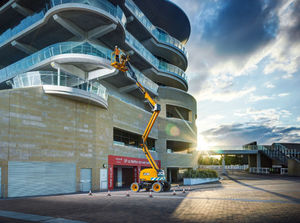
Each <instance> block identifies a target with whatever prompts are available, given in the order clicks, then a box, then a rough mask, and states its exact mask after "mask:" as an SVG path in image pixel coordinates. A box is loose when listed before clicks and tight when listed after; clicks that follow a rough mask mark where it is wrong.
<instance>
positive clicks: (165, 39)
mask: <svg viewBox="0 0 300 223" xmlns="http://www.w3.org/2000/svg"><path fill="white" fill-rule="evenodd" d="M125 6H126V7H127V8H128V9H129V10H130V11H131V12H132V13H133V15H134V16H135V17H136V18H137V19H138V20H139V21H140V22H141V23H142V24H143V25H144V26H145V27H146V29H147V30H148V31H149V32H150V33H151V34H152V35H153V37H155V38H156V40H157V41H158V42H162V43H165V44H168V45H170V46H172V47H175V48H177V49H178V50H180V51H181V52H182V53H183V54H184V55H185V56H186V54H187V51H186V48H185V46H184V44H182V43H181V42H180V41H179V40H177V39H176V38H174V37H172V36H170V35H169V34H167V33H164V32H162V31H160V30H159V29H158V28H157V27H156V26H154V25H153V24H152V23H151V22H150V20H149V19H148V18H147V17H146V16H145V15H144V13H143V12H142V11H141V10H140V9H139V7H137V5H136V4H135V3H134V2H133V1H132V0H126V1H125Z"/></svg>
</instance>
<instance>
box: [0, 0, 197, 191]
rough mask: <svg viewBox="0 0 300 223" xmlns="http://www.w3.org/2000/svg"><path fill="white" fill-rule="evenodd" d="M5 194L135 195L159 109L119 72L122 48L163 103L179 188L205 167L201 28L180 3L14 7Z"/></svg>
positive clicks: (158, 146) (126, 0)
mask: <svg viewBox="0 0 300 223" xmlns="http://www.w3.org/2000/svg"><path fill="white" fill-rule="evenodd" d="M0 21H1V26H0V186H1V188H0V197H17V196H32V195H47V194H61V193H73V192H79V191H89V190H107V189H110V190H111V189H113V188H116V187H128V186H129V185H130V184H131V183H132V182H133V181H135V180H138V174H139V171H140V170H141V169H142V168H145V167H148V166H149V163H148V161H147V160H146V159H145V154H144V153H143V152H142V150H141V149H140V144H141V135H142V134H143V131H144V129H145V127H146V124H147V122H148V120H149V119H150V116H151V112H150V108H149V106H148V104H147V103H145V101H144V98H143V97H142V95H141V94H140V92H139V90H138V89H137V86H136V85H135V82H134V81H133V80H131V79H129V78H128V77H127V76H126V74H125V73H122V72H118V71H117V70H115V69H114V68H113V67H111V66H110V62H111V53H112V50H113V49H114V47H115V45H117V46H118V47H119V48H121V49H123V50H125V51H127V52H128V53H129V54H130V55H131V57H130V58H131V60H130V62H131V64H132V66H133V69H134V70H135V72H136V76H137V78H138V80H139V81H140V82H141V83H142V84H143V85H144V86H145V88H146V89H147V90H148V91H149V93H150V94H151V95H152V96H153V97H155V100H157V102H158V103H159V104H161V108H162V110H161V113H160V115H159V118H158V120H157V123H156V124H155V126H154V128H153V130H152V132H151V134H150V136H149V141H148V147H149V148H151V149H152V151H151V153H152V155H153V157H154V159H156V160H157V161H158V164H159V165H160V166H161V168H163V169H164V170H165V171H166V173H167V177H168V180H170V181H176V180H177V174H178V172H179V170H182V169H184V168H193V167H196V165H197V157H196V156H195V154H196V151H195V148H196V141H197V137H196V135H197V129H196V125H195V119H196V117H197V114H196V111H197V110H196V100H195V98H194V97H193V96H192V95H190V94H189V93H187V91H188V81H187V75H186V73H185V70H186V69H187V66H188V61H187V52H186V48H185V44H186V42H187V40H188V38H189V36H190V22H189V20H188V17H187V16H186V14H185V13H184V12H183V11H182V9H180V8H179V7H178V6H177V5H175V4H174V3H172V2H171V1H168V0H155V1H152V0H143V1H139V0H36V1H28V0H18V1H17V0H15V1H14V0H2V1H1V3H0Z"/></svg>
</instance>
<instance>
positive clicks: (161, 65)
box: [125, 31, 187, 82]
mask: <svg viewBox="0 0 300 223" xmlns="http://www.w3.org/2000/svg"><path fill="white" fill-rule="evenodd" d="M125 34H126V37H125V40H126V41H127V42H128V43H129V44H130V45H131V46H132V47H133V48H135V50H136V51H138V52H139V53H140V54H141V55H142V56H143V57H144V58H145V59H146V60H147V61H149V62H150V63H151V64H152V65H153V66H154V67H156V68H157V69H158V70H160V71H162V72H167V73H171V74H173V75H175V76H177V77H179V78H181V79H183V80H184V81H186V82H187V75H186V74H185V72H184V71H183V70H181V69H180V68H179V67H176V66H174V65H172V64H169V63H167V62H164V61H161V60H159V59H157V58H156V57H155V56H153V54H152V53H150V51H148V50H147V49H146V48H145V47H144V46H143V44H141V43H140V42H139V41H138V40H137V39H135V38H134V37H133V35H131V34H130V33H129V32H128V31H126V32H125Z"/></svg>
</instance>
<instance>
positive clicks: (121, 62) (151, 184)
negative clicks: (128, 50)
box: [111, 48, 170, 192]
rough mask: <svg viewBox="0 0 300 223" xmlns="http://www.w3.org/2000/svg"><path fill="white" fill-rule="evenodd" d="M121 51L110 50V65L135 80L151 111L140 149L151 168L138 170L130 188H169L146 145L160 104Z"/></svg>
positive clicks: (155, 189) (156, 190) (154, 189)
mask: <svg viewBox="0 0 300 223" xmlns="http://www.w3.org/2000/svg"><path fill="white" fill-rule="evenodd" d="M116 52H117V53H116ZM121 52H122V53H121V55H119V53H120V50H119V49H117V48H115V51H114V52H112V55H111V65H112V66H113V67H115V68H117V69H118V70H120V71H122V72H128V73H129V74H130V76H131V78H133V79H134V80H135V83H136V85H137V86H138V88H139V89H140V91H141V92H142V94H143V95H144V97H145V99H147V100H148V102H149V104H150V106H151V108H152V112H153V113H152V116H151V118H150V120H149V122H148V124H147V127H146V129H145V131H144V133H143V135H142V140H143V144H141V146H142V149H143V151H144V153H145V155H146V157H147V159H148V161H149V163H150V165H151V167H152V168H146V169H143V170H142V171H141V172H140V183H138V182H134V183H132V184H131V186H130V189H131V190H132V191H134V192H138V191H139V190H140V189H146V190H147V191H149V190H150V189H152V190H153V191H154V192H161V191H168V190H170V184H169V183H168V182H167V181H166V177H165V173H164V170H161V169H159V168H158V166H157V164H156V162H155V160H154V159H153V157H152V155H151V153H150V151H149V149H148V147H147V138H148V136H149V134H150V131H151V129H152V127H153V125H154V123H155V121H156V119H157V117H158V114H159V113H160V105H159V104H157V103H156V102H155V101H154V100H153V99H152V98H151V96H150V95H149V93H148V92H147V91H146V89H145V88H144V87H143V85H142V84H141V83H140V82H139V81H138V80H137V77H136V75H135V72H134V71H133V69H132V68H131V66H130V63H129V55H126V54H125V53H124V51H121ZM116 54H117V56H116Z"/></svg>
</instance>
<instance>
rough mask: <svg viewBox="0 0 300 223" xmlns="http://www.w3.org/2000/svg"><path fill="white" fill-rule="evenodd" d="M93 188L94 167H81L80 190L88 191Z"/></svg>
mask: <svg viewBox="0 0 300 223" xmlns="http://www.w3.org/2000/svg"><path fill="white" fill-rule="evenodd" d="M91 189H92V169H90V168H86V169H80V190H81V191H82V192H88V191H90V190H91Z"/></svg>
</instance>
